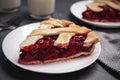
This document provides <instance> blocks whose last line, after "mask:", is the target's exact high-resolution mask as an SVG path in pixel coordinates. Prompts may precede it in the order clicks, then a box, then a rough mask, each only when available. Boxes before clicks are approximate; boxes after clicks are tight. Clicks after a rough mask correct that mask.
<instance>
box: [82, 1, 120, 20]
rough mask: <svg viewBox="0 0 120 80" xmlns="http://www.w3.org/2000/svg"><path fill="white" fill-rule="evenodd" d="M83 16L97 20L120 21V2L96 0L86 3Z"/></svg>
mask: <svg viewBox="0 0 120 80" xmlns="http://www.w3.org/2000/svg"><path fill="white" fill-rule="evenodd" d="M86 7H87V10H86V11H84V12H83V13H82V15H83V18H84V19H87V20H91V21H97V22H120V2H119V1H117V0H94V1H93V2H91V3H88V4H87V5H86Z"/></svg>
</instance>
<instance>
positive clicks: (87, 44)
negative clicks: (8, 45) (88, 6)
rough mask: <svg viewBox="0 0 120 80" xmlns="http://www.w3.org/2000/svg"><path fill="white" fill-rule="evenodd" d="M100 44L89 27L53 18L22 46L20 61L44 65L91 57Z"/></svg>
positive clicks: (32, 34)
mask: <svg viewBox="0 0 120 80" xmlns="http://www.w3.org/2000/svg"><path fill="white" fill-rule="evenodd" d="M57 22H58V23H60V25H58V24H56V23H57ZM44 27H45V28H44ZM98 41H99V40H98V37H97V36H96V35H95V34H94V33H93V32H92V31H91V30H90V29H88V28H86V27H83V26H78V25H76V24H74V23H73V22H70V21H66V20H58V19H54V18H50V19H49V20H46V21H43V22H41V25H40V27H39V28H38V29H35V30H33V31H32V32H31V33H30V35H28V37H27V38H26V40H24V41H23V42H22V43H21V44H20V52H21V54H20V57H19V60H18V62H19V63H21V64H38V63H41V64H42V63H49V62H55V61H61V60H67V59H71V58H75V57H79V56H80V55H90V54H91V53H92V51H93V50H94V45H95V44H96V42H98Z"/></svg>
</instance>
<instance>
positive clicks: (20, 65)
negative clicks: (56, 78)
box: [2, 22, 101, 74]
mask: <svg viewBox="0 0 120 80" xmlns="http://www.w3.org/2000/svg"><path fill="white" fill-rule="evenodd" d="M32 24H38V22H36V23H31V24H26V25H23V26H21V27H19V28H16V29H15V30H18V29H20V28H24V27H27V26H29V25H32ZM15 30H13V31H11V32H10V33H8V34H7V35H6V37H5V38H4V39H3V42H2V50H3V54H4V55H5V57H6V58H7V59H8V60H9V61H10V62H11V63H13V64H14V65H16V66H17V67H20V68H22V69H25V70H28V71H33V72H38V73H47V74H48V73H49V74H63V73H70V72H75V71H78V70H82V69H84V68H86V67H88V66H90V65H91V64H93V63H94V62H95V61H96V60H97V59H98V57H99V55H100V52H101V44H100V42H98V43H97V45H98V46H99V52H98V53H97V57H96V58H95V59H94V60H92V62H91V63H89V64H88V65H85V66H83V67H82V68H76V69H73V70H69V71H63V72H46V71H45V72H43V71H37V70H30V69H28V68H25V67H24V66H22V64H19V65H18V64H16V63H15V62H14V61H12V60H11V59H9V57H8V56H7V55H6V53H5V51H4V43H5V40H6V39H7V37H8V36H9V35H10V34H11V33H13V32H14V31H15Z"/></svg>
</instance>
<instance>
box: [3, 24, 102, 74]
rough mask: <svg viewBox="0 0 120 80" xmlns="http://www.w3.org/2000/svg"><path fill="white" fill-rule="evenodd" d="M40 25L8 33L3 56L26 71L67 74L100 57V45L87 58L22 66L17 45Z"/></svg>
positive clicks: (4, 42) (20, 28)
mask: <svg viewBox="0 0 120 80" xmlns="http://www.w3.org/2000/svg"><path fill="white" fill-rule="evenodd" d="M39 25H40V24H39V23H33V24H28V25H25V26H22V27H19V28H17V29H15V30H13V31H12V32H10V33H9V34H8V35H7V36H6V37H5V39H4V41H3V44H2V49H3V52H4V54H5V56H6V57H7V58H8V60H10V61H11V62H12V63H14V64H15V65H17V66H19V67H21V68H24V69H26V70H30V71H34V72H41V73H68V72H73V71H77V70H80V69H83V68H85V67H87V66H89V65H90V64H92V63H93V62H95V61H96V59H97V58H98V56H99V55H100V51H101V46H100V43H97V44H96V46H95V47H96V48H95V50H94V52H93V54H92V55H90V56H87V57H80V58H76V59H71V60H67V61H60V62H55V63H49V64H38V65H22V64H19V63H18V58H19V54H20V53H19V44H20V43H21V42H22V41H23V40H24V39H25V38H26V36H27V35H28V34H29V33H30V32H31V31H32V30H33V29H35V28H37V27H38V26H39Z"/></svg>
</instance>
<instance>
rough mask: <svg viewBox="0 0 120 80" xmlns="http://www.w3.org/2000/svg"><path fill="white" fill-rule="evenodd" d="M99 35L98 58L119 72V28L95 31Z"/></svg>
mask: <svg viewBox="0 0 120 80" xmlns="http://www.w3.org/2000/svg"><path fill="white" fill-rule="evenodd" d="M97 34H98V35H99V36H100V42H101V46H102V47H101V48H102V51H101V54H100V56H99V60H100V61H101V62H102V63H103V64H105V65H106V66H108V67H109V68H111V69H112V70H114V71H116V72H118V73H119V74H120V30H117V31H114V30H112V31H105V32H97Z"/></svg>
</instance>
